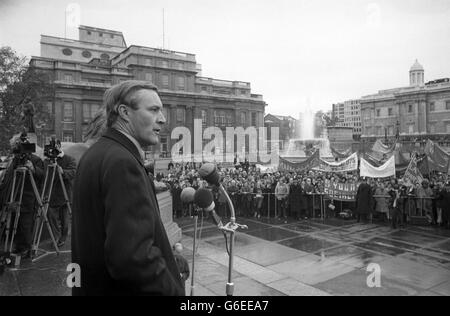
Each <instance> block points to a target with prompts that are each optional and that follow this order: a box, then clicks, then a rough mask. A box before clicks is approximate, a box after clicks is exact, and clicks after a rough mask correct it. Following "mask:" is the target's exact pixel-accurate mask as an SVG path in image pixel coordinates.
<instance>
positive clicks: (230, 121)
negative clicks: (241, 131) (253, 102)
mask: <svg viewBox="0 0 450 316" xmlns="http://www.w3.org/2000/svg"><path fill="white" fill-rule="evenodd" d="M227 126H233V112H230V111H228V112H227Z"/></svg>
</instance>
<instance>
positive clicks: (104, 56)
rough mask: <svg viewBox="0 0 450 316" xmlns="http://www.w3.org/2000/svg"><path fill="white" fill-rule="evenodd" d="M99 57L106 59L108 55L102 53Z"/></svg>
mask: <svg viewBox="0 0 450 316" xmlns="http://www.w3.org/2000/svg"><path fill="white" fill-rule="evenodd" d="M100 59H104V60H108V59H109V55H108V54H104V53H103V54H101V55H100Z"/></svg>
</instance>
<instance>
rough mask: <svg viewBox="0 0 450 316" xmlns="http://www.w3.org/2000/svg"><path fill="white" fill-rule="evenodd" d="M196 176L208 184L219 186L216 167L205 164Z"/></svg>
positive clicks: (211, 164)
mask: <svg viewBox="0 0 450 316" xmlns="http://www.w3.org/2000/svg"><path fill="white" fill-rule="evenodd" d="M198 174H199V175H200V177H201V178H202V179H203V180H205V181H206V182H208V183H209V184H213V185H216V186H219V185H220V175H219V173H218V172H217V168H216V165H215V164H213V163H205V164H203V165H202V167H201V168H200V169H199V170H198Z"/></svg>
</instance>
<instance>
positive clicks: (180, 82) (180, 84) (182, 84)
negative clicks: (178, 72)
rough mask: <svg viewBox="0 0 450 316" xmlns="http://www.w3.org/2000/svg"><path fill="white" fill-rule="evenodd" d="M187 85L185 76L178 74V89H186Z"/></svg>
mask: <svg viewBox="0 0 450 316" xmlns="http://www.w3.org/2000/svg"><path fill="white" fill-rule="evenodd" d="M185 85H186V81H185V78H184V77H182V76H178V77H177V89H178V90H184V88H185Z"/></svg>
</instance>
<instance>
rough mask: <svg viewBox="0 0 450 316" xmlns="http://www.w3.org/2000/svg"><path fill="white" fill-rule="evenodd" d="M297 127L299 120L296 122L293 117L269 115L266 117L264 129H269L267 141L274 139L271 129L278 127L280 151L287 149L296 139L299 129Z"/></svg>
mask: <svg viewBox="0 0 450 316" xmlns="http://www.w3.org/2000/svg"><path fill="white" fill-rule="evenodd" d="M297 125H298V120H296V119H295V118H293V117H292V116H282V115H274V114H267V115H266V116H265V117H264V127H267V130H268V135H267V139H272V138H271V134H270V128H271V127H278V133H279V140H280V144H279V148H280V150H283V149H285V148H286V146H287V143H288V142H289V140H290V139H292V138H295V137H296V135H297V129H298V127H297Z"/></svg>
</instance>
